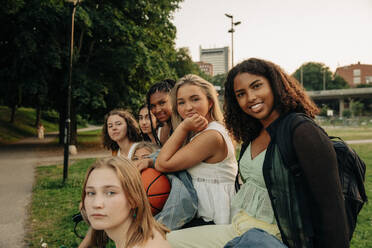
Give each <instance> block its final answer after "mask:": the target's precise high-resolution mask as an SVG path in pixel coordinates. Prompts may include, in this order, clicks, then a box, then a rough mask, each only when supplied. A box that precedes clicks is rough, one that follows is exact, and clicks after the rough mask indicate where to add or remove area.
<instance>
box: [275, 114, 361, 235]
mask: <svg viewBox="0 0 372 248" xmlns="http://www.w3.org/2000/svg"><path fill="white" fill-rule="evenodd" d="M283 121H284V122H286V123H283V125H282V126H284V127H286V131H288V128H289V130H290V133H291V134H293V133H294V130H295V129H296V128H297V127H298V126H299V125H300V124H301V123H303V122H306V121H307V122H311V123H313V125H315V126H317V127H318V128H320V129H321V130H322V131H323V132H324V133H325V134H326V135H327V136H328V134H327V133H326V132H325V130H324V129H323V128H321V127H320V126H319V125H317V124H316V123H315V122H314V120H313V119H312V118H310V117H308V116H307V115H305V114H301V113H291V114H289V115H288V116H287V117H286V118H285V119H284V120H283ZM287 134H288V133H287ZM280 135H283V136H284V135H286V134H285V132H283V133H280ZM328 137H329V139H330V140H331V142H332V144H333V148H334V149H335V152H336V155H337V163H338V171H339V176H340V182H341V187H342V192H343V195H344V200H345V210H346V215H347V221H348V227H349V240H351V238H352V236H353V232H354V230H355V227H356V222H357V216H358V214H359V212H360V210H361V209H362V207H363V205H364V203H365V202H367V200H368V199H367V195H366V192H365V188H364V178H365V172H366V165H365V163H364V162H363V161H362V159H361V158H360V157H359V156H358V154H357V153H356V152H355V151H354V150H353V149H352V148H350V147H349V146H348V145H347V144H346V143H345V142H344V141H343V140H342V139H341V138H339V137H333V136H328ZM277 138H279V137H277ZM283 138H284V137H283ZM290 143H291V144H292V142H290ZM278 144H279V150H280V151H281V153H282V155H283V160H284V162H285V163H286V164H287V165H288V166H289V168H290V170H291V171H292V172H294V173H299V172H300V173H301V168H298V166H299V165H298V163H297V162H296V158H294V157H293V156H290V155H289V154H294V153H293V152H289V153H288V152H285V151H293V147H288V143H286V147H281V143H280V142H278ZM283 145H284V144H283V143H282V146H283Z"/></svg>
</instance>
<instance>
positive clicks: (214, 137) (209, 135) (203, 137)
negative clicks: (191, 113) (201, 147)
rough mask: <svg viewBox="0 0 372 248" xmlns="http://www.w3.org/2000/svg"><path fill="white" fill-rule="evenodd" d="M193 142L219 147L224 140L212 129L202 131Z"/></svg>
mask: <svg viewBox="0 0 372 248" xmlns="http://www.w3.org/2000/svg"><path fill="white" fill-rule="evenodd" d="M194 140H195V141H199V142H200V141H202V142H206V143H207V144H208V145H211V144H214V145H217V146H219V145H224V144H225V139H224V138H223V136H222V134H221V133H220V132H219V131H217V130H214V129H210V130H205V131H203V132H202V133H200V134H199V135H198V136H196V137H195V138H194V139H193V141H194Z"/></svg>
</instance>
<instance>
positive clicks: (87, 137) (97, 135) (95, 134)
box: [77, 129, 102, 144]
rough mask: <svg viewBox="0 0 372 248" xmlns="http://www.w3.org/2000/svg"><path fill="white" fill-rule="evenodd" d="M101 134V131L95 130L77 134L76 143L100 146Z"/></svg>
mask: <svg viewBox="0 0 372 248" xmlns="http://www.w3.org/2000/svg"><path fill="white" fill-rule="evenodd" d="M101 134H102V130H101V129H97V130H93V131H85V132H78V137H77V140H78V143H79V144H81V143H94V144H101V142H102V141H101Z"/></svg>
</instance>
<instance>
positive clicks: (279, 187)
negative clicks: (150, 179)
mask: <svg viewBox="0 0 372 248" xmlns="http://www.w3.org/2000/svg"><path fill="white" fill-rule="evenodd" d="M224 110H225V112H224V116H225V123H226V127H227V129H228V130H229V131H230V132H231V133H232V134H233V135H234V136H235V139H236V140H238V141H241V142H243V144H242V148H241V151H240V158H239V172H240V179H241V181H242V182H243V184H242V185H241V187H240V184H237V185H236V186H237V189H239V188H240V189H239V191H238V192H237V195H236V196H235V197H234V199H233V200H232V207H231V209H232V215H233V219H232V224H231V225H225V226H218V227H197V228H191V229H188V230H184V231H183V230H181V231H177V232H172V233H171V234H170V235H169V237H168V238H169V240H170V243H171V245H172V247H190V246H189V244H190V243H191V244H193V246H192V247H224V245H225V244H226V243H227V242H228V241H229V240H231V241H230V242H228V243H227V244H226V246H225V247H256V246H255V245H257V244H256V243H255V240H260V244H259V245H260V246H259V247H290V248H297V247H306V248H313V247H327V248H328V247H333V248H336V247H349V240H348V237H349V235H348V227H347V218H346V213H345V205H344V199H343V194H342V190H341V184H340V179H339V175H338V166H337V158H336V154H335V151H334V149H333V146H332V143H331V142H330V140H329V138H328V137H327V135H326V134H325V133H324V132H323V130H321V129H320V128H319V127H318V126H316V125H314V122H313V121H311V120H310V119H311V118H314V117H315V115H316V114H317V113H318V108H317V107H316V105H315V104H314V103H313V102H312V101H311V100H310V98H309V97H308V96H307V94H306V93H305V91H304V89H303V88H302V87H301V86H300V84H299V83H298V82H297V80H296V79H294V78H293V77H291V76H289V75H288V74H286V73H285V72H284V71H283V70H282V69H281V68H280V67H279V66H277V65H275V64H273V63H272V62H269V61H265V60H262V59H256V58H251V59H248V60H245V61H243V62H241V63H240V64H238V65H236V66H235V67H234V68H232V69H231V70H230V71H229V73H228V75H227V79H226V82H225V105H224ZM301 116H307V117H306V118H307V119H306V121H303V122H301V123H297V125H292V124H294V122H291V121H292V120H296V118H297V117H301ZM289 147H291V148H293V149H290V148H289ZM288 154H290V155H291V157H295V158H296V159H295V161H296V163H297V164H298V165H299V167H297V168H300V169H299V170H294V169H293V168H294V167H292V166H291V165H292V163H290V162H292V161H289V160H287V159H286V158H287V155H288ZM237 181H238V180H237ZM256 228H260V229H261V230H260V229H256ZM263 230H264V231H263ZM242 234H243V235H242ZM270 234H271V235H270ZM274 236H276V237H277V238H278V239H276V238H275V237H274ZM198 237H203V238H198ZM187 240H192V241H187ZM279 240H280V241H279ZM239 245H240V246H239ZM265 245H266V246H265Z"/></svg>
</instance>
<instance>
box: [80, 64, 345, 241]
mask: <svg viewBox="0 0 372 248" xmlns="http://www.w3.org/2000/svg"><path fill="white" fill-rule="evenodd" d="M224 90H225V93H224V94H225V95H224V98H225V99H224V100H225V101H224V112H222V111H221V109H220V105H219V101H218V98H217V92H216V90H215V88H214V86H213V85H212V84H211V83H209V82H207V81H206V80H204V79H202V78H201V77H199V76H196V75H186V76H184V77H183V78H181V79H179V80H178V81H177V83H175V85H174V82H172V80H165V81H162V82H158V83H156V84H155V85H153V86H152V87H151V88H150V90H149V91H148V93H147V95H146V105H144V106H142V107H141V108H140V109H139V111H138V113H137V117H138V123H139V128H138V126H137V122H136V120H135V118H134V117H133V116H132V115H131V114H130V113H129V112H128V111H125V110H113V111H111V112H109V113H108V114H107V115H106V117H105V122H104V127H103V145H104V147H106V148H108V149H110V150H112V151H113V155H114V156H112V157H110V158H106V159H103V160H98V161H97V162H96V163H95V164H94V165H93V166H92V167H91V168H90V169H89V170H88V172H87V175H86V178H85V181H84V186H83V192H82V204H81V212H82V214H83V216H84V219H85V220H86V221H87V222H88V223H89V224H90V226H91V228H90V230H89V231H88V234H87V235H86V238H85V239H84V241H83V242H82V243H81V245H80V247H90V246H92V247H104V245H105V244H106V243H107V241H108V238H110V239H112V240H113V241H114V242H115V245H116V247H118V248H119V247H120V248H124V247H129V248H134V247H135V248H139V247H201V248H204V247H211V248H212V247H213V248H215V247H338V248H340V247H349V239H348V237H349V235H348V232H349V230H348V228H347V224H346V214H345V207H344V202H343V201H344V200H343V195H342V192H341V186H340V181H339V177H338V170H337V160H336V154H335V152H334V150H333V149H332V144H331V143H330V141H329V139H328V137H327V136H326V135H325V134H324V133H323V132H322V131H321V130H320V129H319V128H317V127H316V126H315V125H313V124H312V123H311V122H304V123H302V124H301V125H299V126H298V127H297V128H296V129H294V130H293V133H291V135H289V136H288V138H287V139H288V141H289V142H291V143H292V144H293V147H294V151H293V152H294V153H295V156H296V158H297V159H298V161H299V164H300V167H301V170H302V171H303V174H304V180H302V182H301V183H302V186H301V187H303V188H305V189H306V191H305V192H307V194H308V195H307V196H306V198H307V200H308V201H307V203H308V204H309V209H310V217H311V226H307V223H304V218H303V216H302V215H303V213H302V211H301V205H298V203H297V201H296V197H297V196H296V188H295V187H293V185H294V182H293V180H294V179H293V178H292V177H291V176H290V173H288V172H287V170H288V169H286V164H285V163H286V162H285V161H283V159H281V151H280V150H279V149H278V141H277V140H276V139H275V136H276V132H277V130H278V127H280V125H281V123H282V122H283V121H284V120H285V118H286V117H287V116H288V115H289V114H291V113H303V114H306V115H307V116H309V117H310V118H314V117H315V115H316V114H317V113H318V108H317V107H316V105H315V104H314V103H313V102H312V101H311V100H310V98H309V97H308V96H307V95H306V93H305V91H304V89H303V88H302V87H301V86H300V85H299V83H298V82H297V81H296V80H295V79H294V78H293V77H291V76H289V75H288V74H286V73H285V72H284V71H283V70H282V69H281V68H280V67H279V66H277V65H275V64H273V63H272V62H269V61H266V60H262V59H256V58H251V59H248V60H245V61H243V62H241V63H240V64H238V65H236V66H235V67H234V68H232V69H231V70H230V71H229V73H228V75H227V78H226V81H225V85H224ZM143 140H145V141H146V142H143ZM237 143H239V144H242V145H241V147H242V150H241V153H240V155H239V163H238V162H237V160H236V154H235V144H237ZM157 148H161V149H160V152H158V153H157V152H156V150H157ZM154 154H155V155H154ZM151 155H152V156H151ZM130 160H132V161H130ZM147 167H153V168H155V169H156V170H158V171H161V172H163V173H165V174H167V173H174V172H177V171H186V172H187V173H188V174H189V175H190V176H191V179H192V184H193V187H194V189H195V191H196V194H197V212H196V215H195V216H194V218H193V219H192V220H191V221H190V223H188V224H186V225H185V226H183V227H182V228H181V229H179V230H172V231H171V232H169V229H168V228H167V227H166V226H165V225H163V224H162V223H159V222H157V221H156V220H155V219H154V218H153V216H152V215H151V209H150V205H149V203H148V201H147V198H146V193H145V192H144V190H143V188H142V184H141V179H140V174H139V172H140V171H141V170H143V169H145V168H147ZM287 189H290V190H287ZM283 191H285V192H284V193H283ZM296 204H297V205H296ZM288 206H289V207H288ZM309 228H311V232H308V231H307V229H309ZM305 230H306V231H305ZM309 233H311V235H309Z"/></svg>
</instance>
